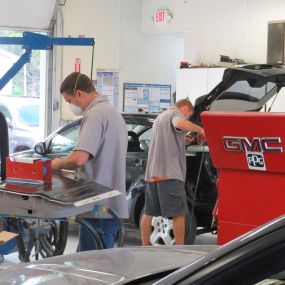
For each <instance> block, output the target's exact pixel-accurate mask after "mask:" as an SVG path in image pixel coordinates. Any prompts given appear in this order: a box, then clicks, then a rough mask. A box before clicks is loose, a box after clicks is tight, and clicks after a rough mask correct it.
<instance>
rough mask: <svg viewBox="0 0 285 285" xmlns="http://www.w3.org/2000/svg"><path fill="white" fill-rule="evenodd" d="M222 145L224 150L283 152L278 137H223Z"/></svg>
mask: <svg viewBox="0 0 285 285" xmlns="http://www.w3.org/2000/svg"><path fill="white" fill-rule="evenodd" d="M223 145H224V148H225V150H226V151H237V152H248V151H252V152H277V153H280V152H283V147H282V146H281V138H280V137H254V138H252V139H248V138H247V137H231V136H224V137H223Z"/></svg>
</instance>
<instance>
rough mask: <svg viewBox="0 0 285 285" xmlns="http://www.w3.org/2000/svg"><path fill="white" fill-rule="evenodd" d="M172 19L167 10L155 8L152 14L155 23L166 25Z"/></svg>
mask: <svg viewBox="0 0 285 285" xmlns="http://www.w3.org/2000/svg"><path fill="white" fill-rule="evenodd" d="M171 19H172V15H171V13H170V12H169V10H165V9H164V10H157V11H156V12H155V14H154V17H153V21H154V23H155V24H157V25H167V24H169V22H170V21H171Z"/></svg>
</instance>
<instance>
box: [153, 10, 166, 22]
mask: <svg viewBox="0 0 285 285" xmlns="http://www.w3.org/2000/svg"><path fill="white" fill-rule="evenodd" d="M155 22H156V23H164V22H166V11H165V10H159V11H156V12H155Z"/></svg>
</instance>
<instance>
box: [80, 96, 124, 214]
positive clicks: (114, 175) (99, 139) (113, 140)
mask: <svg viewBox="0 0 285 285" xmlns="http://www.w3.org/2000/svg"><path fill="white" fill-rule="evenodd" d="M127 147H128V131H127V126H126V124H125V121H124V119H123V117H122V115H121V114H120V113H119V112H118V111H117V110H116V109H115V108H114V107H113V106H112V105H111V104H110V103H109V102H108V99H107V97H106V96H99V97H97V98H96V99H95V100H94V101H93V102H92V103H91V104H90V105H89V106H88V107H87V109H86V110H85V111H84V113H83V119H82V123H81V126H80V132H79V140H78V143H77V145H76V147H75V150H83V151H86V152H88V153H89V154H91V159H90V160H89V161H88V162H87V163H86V164H85V165H84V166H82V167H80V168H79V175H80V177H82V178H85V179H88V180H92V181H96V182H98V183H100V184H103V185H105V186H108V187H110V188H112V189H116V190H119V191H120V192H121V193H122V195H120V196H117V197H112V198H110V199H105V200H102V202H101V204H102V205H107V206H109V207H111V208H113V209H114V210H116V212H117V213H118V214H119V216H120V217H121V218H127V217H128V206H127V200H126V155H127ZM84 216H85V217H86V216H89V217H97V218H98V217H100V218H101V217H105V216H106V215H102V214H98V213H95V214H94V213H88V214H85V215H84Z"/></svg>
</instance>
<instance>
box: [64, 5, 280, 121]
mask: <svg viewBox="0 0 285 285" xmlns="http://www.w3.org/2000/svg"><path fill="white" fill-rule="evenodd" d="M159 9H168V10H169V11H170V12H171V13H172V15H173V19H172V21H171V22H170V24H169V25H166V26H156V25H154V23H153V20H152V17H153V16H154V13H155V11H157V10H159ZM62 10H63V18H64V23H63V36H68V35H71V36H78V35H82V34H84V35H85V36H87V37H94V38H95V42H96V44H95V61H94V73H93V78H94V77H95V76H96V69H97V68H103V69H116V70H119V72H120V100H119V102H120V108H121V109H122V102H123V98H122V86H123V83H124V82H135V83H145V82H146V83H168V84H171V85H172V86H173V91H174V90H175V80H176V79H175V73H176V72H175V71H176V69H177V67H178V66H179V61H180V60H183V59H186V60H189V61H190V62H191V63H193V64H196V63H204V64H216V63H217V62H218V61H219V59H220V55H221V54H225V55H228V56H230V57H232V58H243V59H245V60H247V61H250V62H258V63H262V62H266V54H267V23H268V21H274V20H285V1H284V0H270V1H269V0H215V1H213V0H179V1H178V0H175V1H173V0H159V1H154V0H143V1H142V0H108V1H106V0H72V1H66V4H65V6H63V7H62ZM63 54H64V56H63V72H62V73H63V74H62V76H63V77H65V76H66V75H67V74H69V73H70V72H72V71H73V70H74V59H75V57H81V61H82V67H81V71H82V72H84V73H87V74H90V68H91V48H90V47H81V48H80V47H64V53H63ZM63 105H64V104H63ZM63 118H64V119H71V118H72V117H71V115H70V113H69V112H68V111H66V108H65V106H64V107H63Z"/></svg>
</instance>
